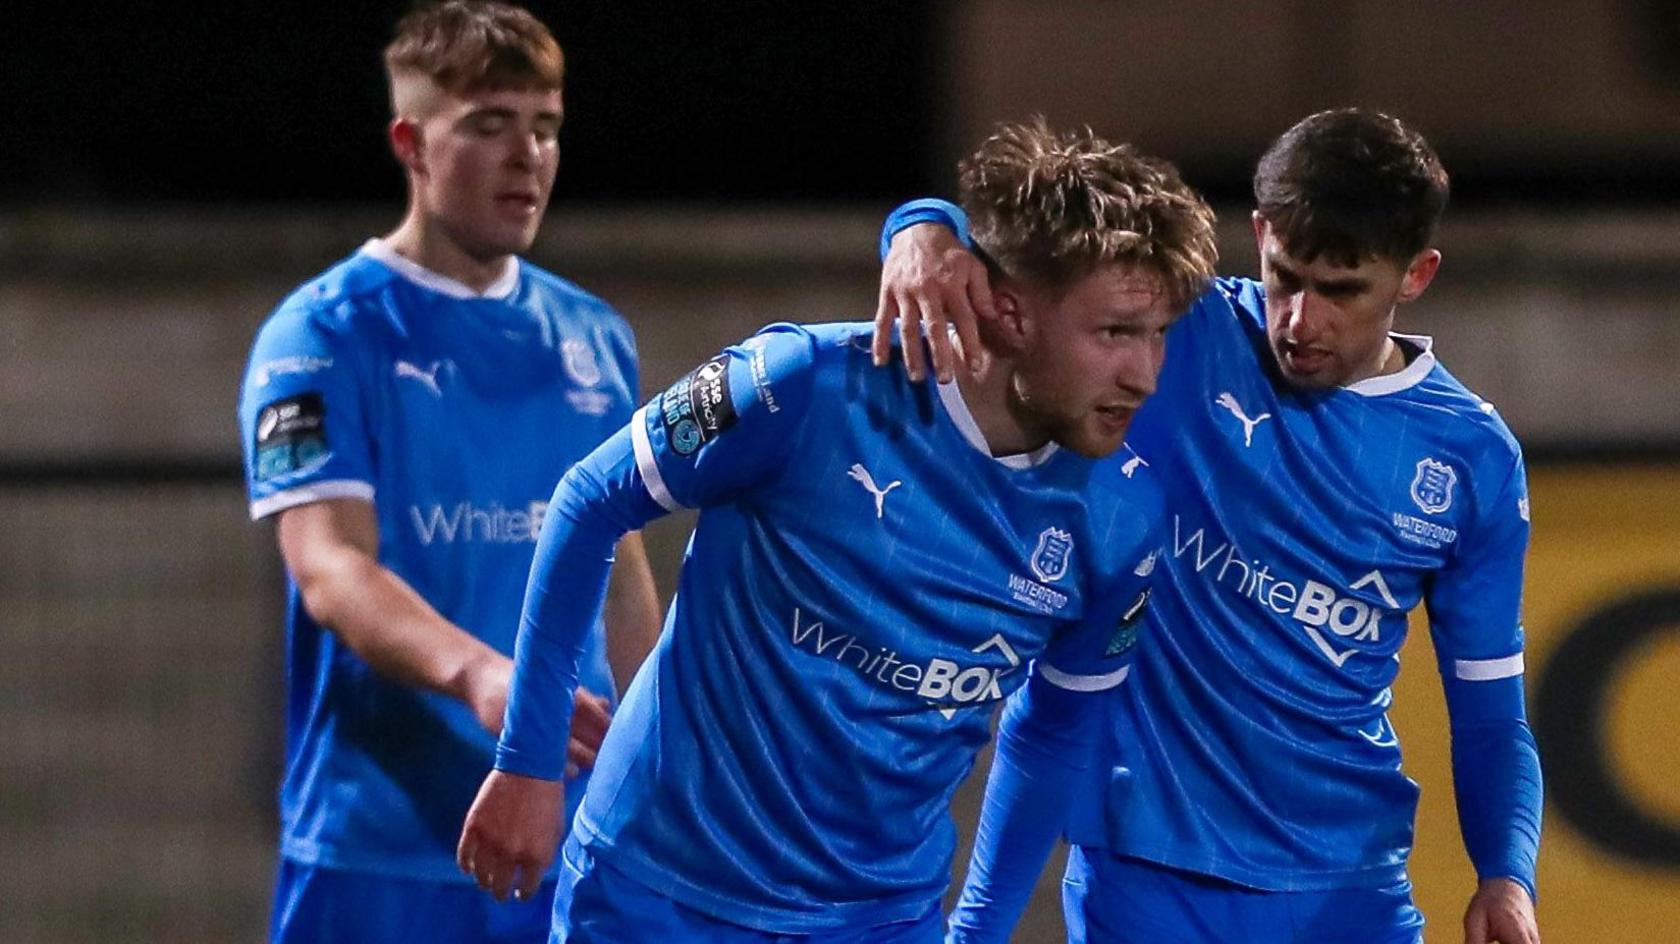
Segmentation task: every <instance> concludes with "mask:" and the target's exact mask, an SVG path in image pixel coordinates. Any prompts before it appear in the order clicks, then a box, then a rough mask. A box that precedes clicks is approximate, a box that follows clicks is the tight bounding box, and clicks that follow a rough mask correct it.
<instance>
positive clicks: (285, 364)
mask: <svg viewBox="0 0 1680 944" xmlns="http://www.w3.org/2000/svg"><path fill="white" fill-rule="evenodd" d="M332 365H333V362H332V358H330V357H310V356H308V355H305V354H300V355H296V356H293V357H278V358H275V359H274V360H271V361H264V362H263V363H261V364H259V365H257V369H256V370H255V371H253V372H252V376H251V379H252V380H253V382H254V383H255V385H256V386H258V387H266V386H268V382H269V381H270V380H273V379H274V378H276V377H283V376H285V375H287V374H313V373H315V372H316V371H321V370H326V369H327V368H329V367H331V366H332Z"/></svg>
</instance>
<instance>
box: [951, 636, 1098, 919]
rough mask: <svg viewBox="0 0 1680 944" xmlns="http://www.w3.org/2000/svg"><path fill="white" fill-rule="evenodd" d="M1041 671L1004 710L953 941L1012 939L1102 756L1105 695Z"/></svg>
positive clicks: (954, 913)
mask: <svg viewBox="0 0 1680 944" xmlns="http://www.w3.org/2000/svg"><path fill="white" fill-rule="evenodd" d="M1039 669H1040V666H1038V665H1035V666H1034V671H1033V674H1032V676H1031V677H1030V678H1029V679H1028V680H1027V684H1025V685H1023V686H1022V687H1021V690H1020V691H1018V692H1016V693H1015V694H1014V695H1013V696H1012V697H1011V698H1010V699H1009V701H1008V702H1007V703H1006V704H1005V705H1004V710H1003V720H1002V721H1001V722H999V724H998V737H997V749H996V752H995V753H994V754H993V755H992V769H991V772H990V773H989V774H988V775H987V777H986V795H985V799H984V800H983V801H982V803H981V807H980V822H979V825H978V827H977V828H976V830H975V834H974V849H973V852H972V853H971V854H970V856H969V860H968V875H967V877H966V878H965V879H964V881H963V888H962V895H961V897H959V898H958V900H957V905H956V908H955V909H954V910H953V911H952V912H951V920H950V937H949V941H950V942H951V944H979V942H983V941H1008V940H1009V934H1010V931H1011V930H1013V929H1014V927H1015V924H1016V923H1017V922H1018V921H1020V919H1021V913H1022V912H1023V911H1024V910H1025V909H1026V906H1027V902H1028V900H1029V899H1031V897H1032V893H1033V889H1034V887H1035V886H1036V885H1037V884H1038V877H1039V873H1041V872H1042V871H1043V870H1044V863H1045V862H1046V861H1047V860H1048V859H1049V857H1050V852H1051V850H1052V849H1053V848H1054V847H1055V845H1056V840H1057V839H1059V838H1060V837H1061V836H1062V834H1063V832H1064V831H1065V830H1066V828H1067V823H1068V814H1069V812H1070V811H1071V810H1072V809H1073V808H1074V806H1075V804H1076V802H1077V797H1078V795H1079V793H1080V792H1081V790H1082V787H1083V785H1084V784H1085V782H1086V780H1087V778H1088V777H1089V775H1090V767H1091V765H1092V763H1093V758H1095V757H1096V755H1097V754H1098V743H1099V740H1100V737H1101V733H1102V727H1101V717H1102V712H1101V710H1100V707H1099V705H1098V704H1097V702H1098V700H1099V699H1100V698H1101V697H1103V695H1102V694H1101V693H1095V692H1079V691H1075V690H1070V689H1065V688H1061V687H1059V686H1057V685H1055V684H1052V683H1050V682H1048V681H1046V680H1045V678H1044V675H1043V673H1042V672H1041V671H1039Z"/></svg>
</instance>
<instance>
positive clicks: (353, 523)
mask: <svg viewBox="0 0 1680 944" xmlns="http://www.w3.org/2000/svg"><path fill="white" fill-rule="evenodd" d="M279 519H280V520H279V524H278V526H277V528H276V537H277V539H278V541H279V543H280V556H281V557H282V558H284V560H285V562H286V569H287V571H288V572H289V573H290V574H291V575H292V580H293V581H294V582H295V583H296V584H297V588H298V593H299V595H300V596H301V597H302V600H303V605H304V608H305V609H306V610H308V612H309V615H310V617H311V618H312V619H314V620H315V622H317V623H320V624H321V625H322V626H325V627H327V628H328V629H329V630H331V631H332V632H333V633H334V634H335V635H337V636H338V638H339V639H341V640H342V641H343V642H344V644H345V645H346V646H348V647H349V648H350V650H351V651H352V652H354V653H355V654H356V655H358V656H360V657H361V658H362V660H363V661H364V662H366V663H367V664H368V665H369V666H371V667H372V668H373V670H374V671H375V672H378V673H379V674H380V675H383V676H385V677H386V678H389V679H393V680H395V681H398V682H402V683H404V684H406V685H412V686H415V687H418V688H427V689H431V690H432V691H437V692H442V693H444V694H446V695H449V696H451V697H453V698H458V699H460V700H461V701H462V702H465V703H466V704H467V706H468V707H470V708H472V710H473V714H475V715H476V716H477V717H478V720H479V723H480V724H482V725H484V727H485V728H486V729H487V730H489V731H490V732H491V733H496V732H498V731H500V730H501V726H502V718H501V714H502V709H503V708H504V707H505V702H506V698H507V679H508V675H509V674H510V673H511V671H512V668H513V664H512V662H511V661H509V660H508V659H507V657H505V656H503V655H502V654H501V653H499V652H497V651H496V650H495V649H493V648H491V647H490V646H488V645H486V644H485V643H483V642H482V641H480V640H479V639H477V638H476V637H474V636H473V635H472V634H470V633H468V632H466V631H465V630H463V629H461V628H460V627H458V626H456V625H455V624H453V623H451V622H450V621H449V620H447V619H445V618H444V617H443V616H442V615H441V614H439V613H438V612H437V611H436V610H435V609H433V608H432V607H431V606H430V605H429V604H428V603H426V601H425V600H424V599H422V598H421V596H420V594H419V593H417V592H416V591H415V590H414V588H413V587H410V586H409V585H408V584H407V583H406V582H404V581H403V579H402V578H401V577H399V576H397V575H396V574H395V573H392V572H391V571H390V570H389V569H388V568H386V567H385V566H384V565H382V564H380V563H379V526H378V523H377V521H376V519H375V517H374V511H373V506H372V505H371V504H369V503H368V502H365V501H361V500H358V499H354V498H340V499H329V500H324V501H318V502H313V503H310V504H306V505H299V506H296V507H293V508H288V509H286V510H285V511H282V512H280V515H279Z"/></svg>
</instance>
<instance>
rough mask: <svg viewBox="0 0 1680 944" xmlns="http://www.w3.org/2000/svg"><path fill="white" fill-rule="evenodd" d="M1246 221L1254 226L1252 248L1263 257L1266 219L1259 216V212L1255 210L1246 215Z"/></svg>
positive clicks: (1264, 252)
mask: <svg viewBox="0 0 1680 944" xmlns="http://www.w3.org/2000/svg"><path fill="white" fill-rule="evenodd" d="M1248 221H1249V223H1250V224H1252V225H1253V226H1254V246H1255V248H1256V249H1259V250H1260V255H1262V256H1264V255H1265V254H1266V218H1265V217H1263V216H1261V215H1260V211H1259V210H1255V211H1254V212H1252V213H1250V214H1249V215H1248Z"/></svg>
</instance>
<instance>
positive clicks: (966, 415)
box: [938, 380, 1058, 469]
mask: <svg viewBox="0 0 1680 944" xmlns="http://www.w3.org/2000/svg"><path fill="white" fill-rule="evenodd" d="M938 390H939V402H941V403H943V404H945V412H946V414H947V415H949V416H950V417H951V422H953V423H955V424H956V425H957V431H958V432H960V433H962V435H963V438H964V439H966V440H968V444H969V445H970V446H973V447H974V448H975V449H976V450H978V451H979V452H980V453H981V454H982V455H984V456H986V457H988V458H990V459H994V460H996V461H997V462H999V463H1001V464H1003V465H1004V466H1005V467H1007V468H1011V469H1030V468H1032V467H1034V466H1039V465H1043V464H1044V463H1046V462H1048V461H1049V460H1050V457H1051V456H1053V455H1055V454H1056V449H1057V448H1058V447H1057V445H1056V444H1055V443H1054V442H1047V443H1045V444H1044V445H1042V446H1039V447H1038V448H1037V449H1034V450H1033V451H1032V452H1018V453H1015V454H1014V455H1008V456H994V455H992V449H991V447H990V446H988V445H986V437H985V435H984V434H983V433H981V432H980V424H978V423H976V422H974V414H973V413H971V412H969V409H968V404H967V403H966V402H964V401H963V396H962V391H961V390H959V389H957V382H956V381H955V380H953V381H951V382H950V383H942V384H939V385H938Z"/></svg>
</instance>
